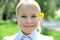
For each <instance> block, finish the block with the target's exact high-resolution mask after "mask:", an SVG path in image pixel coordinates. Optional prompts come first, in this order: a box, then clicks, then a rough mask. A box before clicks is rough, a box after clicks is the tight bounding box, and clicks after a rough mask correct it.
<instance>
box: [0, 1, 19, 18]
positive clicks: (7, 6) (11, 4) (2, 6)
mask: <svg viewBox="0 0 60 40" xmlns="http://www.w3.org/2000/svg"><path fill="white" fill-rule="evenodd" d="M18 1H19V0H1V1H0V11H1V12H0V15H3V14H6V15H7V18H12V16H13V15H14V14H15V8H16V5H17V3H18Z"/></svg>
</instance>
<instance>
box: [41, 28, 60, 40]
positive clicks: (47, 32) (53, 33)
mask: <svg viewBox="0 0 60 40" xmlns="http://www.w3.org/2000/svg"><path fill="white" fill-rule="evenodd" d="M41 33H42V34H44V35H47V36H53V37H54V40H60V32H57V31H55V30H48V29H46V28H44V29H43V30H42V32H41Z"/></svg>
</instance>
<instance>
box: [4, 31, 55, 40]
mask: <svg viewBox="0 0 60 40" xmlns="http://www.w3.org/2000/svg"><path fill="white" fill-rule="evenodd" d="M22 36H25V35H24V34H23V33H22V32H21V31H20V32H19V33H17V34H15V35H12V36H6V37H4V38H3V40H20V39H21V38H22ZM27 36H30V37H31V38H32V39H33V40H54V39H53V37H51V36H45V35H42V34H40V33H38V32H37V31H33V32H32V33H31V34H29V35H27ZM25 40H28V38H27V39H25Z"/></svg>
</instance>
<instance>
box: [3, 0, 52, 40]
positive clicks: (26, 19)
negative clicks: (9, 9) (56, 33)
mask: <svg viewBox="0 0 60 40" xmlns="http://www.w3.org/2000/svg"><path fill="white" fill-rule="evenodd" d="M40 12H41V10H40V7H39V5H38V3H37V2H36V1H35V0H21V1H20V2H19V3H18V5H17V7H16V18H17V22H18V24H19V27H20V30H21V31H20V32H19V33H17V34H15V35H12V36H7V37H4V38H3V40H53V38H52V37H48V36H44V35H42V34H40V33H38V32H37V29H38V28H39V27H40V20H41V19H40V17H39V13H40ZM40 28H41V27H40Z"/></svg>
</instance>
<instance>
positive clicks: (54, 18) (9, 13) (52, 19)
mask: <svg viewBox="0 0 60 40" xmlns="http://www.w3.org/2000/svg"><path fill="white" fill-rule="evenodd" d="M19 1H20V0H0V40H2V38H3V37H4V36H9V35H13V34H15V33H17V32H18V31H19V28H18V24H17V22H16V17H15V8H16V5H17V4H18V2H19ZM36 1H37V2H38V3H39V5H40V7H41V11H42V12H43V13H44V14H45V15H44V18H43V20H42V24H41V25H42V32H41V33H42V34H44V35H47V36H53V37H54V40H60V30H55V29H54V28H57V27H58V28H59V29H60V11H59V10H60V0H36ZM58 11H59V12H58ZM44 23H45V24H46V25H45V24H44ZM55 23H56V24H55ZM57 23H59V25H57ZM48 24H51V25H50V26H48V27H47V25H48ZM52 25H53V26H54V25H57V26H56V27H53V26H52ZM45 26H46V27H45ZM49 27H50V29H49Z"/></svg>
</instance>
